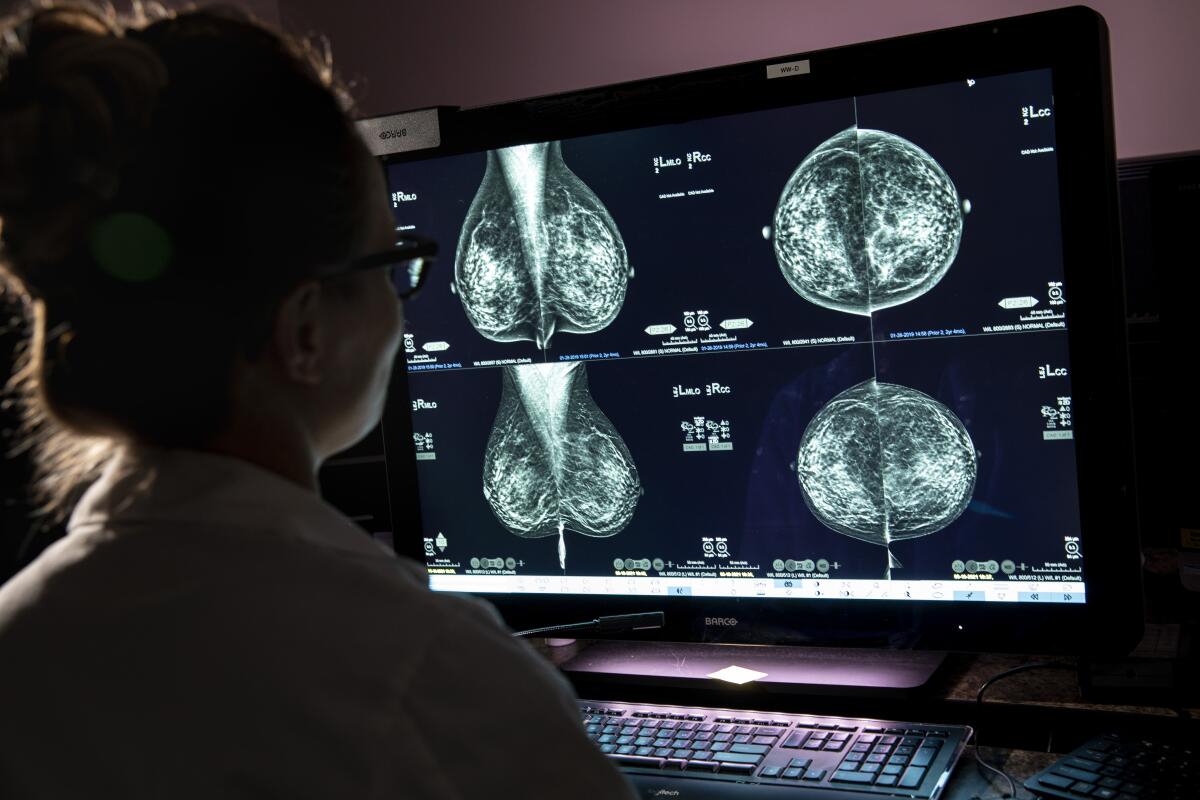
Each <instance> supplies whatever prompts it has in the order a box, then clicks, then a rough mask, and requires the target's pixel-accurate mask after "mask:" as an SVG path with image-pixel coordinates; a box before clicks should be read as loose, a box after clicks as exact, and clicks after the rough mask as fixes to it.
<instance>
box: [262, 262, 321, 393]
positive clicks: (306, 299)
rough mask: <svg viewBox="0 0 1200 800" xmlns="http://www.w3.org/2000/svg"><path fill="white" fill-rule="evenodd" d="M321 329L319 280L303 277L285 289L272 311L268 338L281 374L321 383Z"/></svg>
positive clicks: (306, 381)
mask: <svg viewBox="0 0 1200 800" xmlns="http://www.w3.org/2000/svg"><path fill="white" fill-rule="evenodd" d="M325 333H326V332H325V330H324V328H323V326H322V319H321V284H320V283H319V282H317V281H305V282H304V283H302V284H300V285H299V286H297V287H296V288H295V289H293V290H292V291H290V292H288V294H287V295H286V296H284V298H283V300H282V301H280V303H279V306H278V307H277V309H276V311H275V321H274V328H273V330H272V342H273V344H274V348H275V351H276V353H277V354H278V356H279V367H280V369H281V371H282V372H283V374H284V375H286V376H287V377H288V378H289V379H291V380H293V381H295V382H296V383H302V384H305V385H307V386H315V385H317V384H319V383H321V380H322V378H323V367H324V363H323V362H324V356H325V348H324V335H325Z"/></svg>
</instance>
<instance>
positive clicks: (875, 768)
mask: <svg viewBox="0 0 1200 800" xmlns="http://www.w3.org/2000/svg"><path fill="white" fill-rule="evenodd" d="M858 771H859V772H879V765H878V764H863V765H861V767H860V769H859V770H858Z"/></svg>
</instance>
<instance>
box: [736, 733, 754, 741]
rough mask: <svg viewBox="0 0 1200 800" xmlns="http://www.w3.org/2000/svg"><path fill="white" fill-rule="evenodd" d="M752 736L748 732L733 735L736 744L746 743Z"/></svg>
mask: <svg viewBox="0 0 1200 800" xmlns="http://www.w3.org/2000/svg"><path fill="white" fill-rule="evenodd" d="M750 738H751V737H750V734H748V733H739V734H738V735H737V736H734V737H733V741H734V742H735V743H736V744H746V743H747V742H749V741H750Z"/></svg>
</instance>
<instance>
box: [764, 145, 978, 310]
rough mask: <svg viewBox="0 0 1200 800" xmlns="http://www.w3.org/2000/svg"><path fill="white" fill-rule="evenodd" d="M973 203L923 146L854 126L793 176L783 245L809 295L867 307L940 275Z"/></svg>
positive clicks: (779, 229) (782, 224) (787, 269)
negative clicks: (962, 197) (965, 199)
mask: <svg viewBox="0 0 1200 800" xmlns="http://www.w3.org/2000/svg"><path fill="white" fill-rule="evenodd" d="M968 208H969V204H966V203H960V202H959V197H958V192H957V190H956V189H955V188H954V184H953V183H952V182H951V181H950V178H949V176H947V175H946V173H945V171H943V170H942V168H941V166H939V165H938V163H937V162H936V161H934V160H933V157H932V156H930V155H929V154H928V153H926V152H925V151H924V150H922V149H921V148H919V147H917V146H916V145H915V144H913V143H912V142H909V141H908V140H906V139H903V138H901V137H899V136H895V135H893V134H891V133H886V132H884V131H877V130H870V129H867V128H858V127H854V128H849V129H847V130H844V131H842V132H841V133H839V134H837V135H836V136H834V137H832V138H831V139H828V140H827V141H825V142H824V143H822V144H821V145H819V146H818V147H817V148H816V149H815V150H813V151H812V152H811V153H810V154H809V155H808V157H807V158H805V159H804V161H802V162H801V164H800V166H799V167H797V168H796V171H795V172H793V173H792V176H791V178H789V179H788V182H787V184H786V186H785V187H784V190H783V194H782V195H781V196H780V198H779V203H778V205H777V206H776V209H775V219H774V238H775V255H776V258H777V259H778V261H779V267H780V269H781V270H782V271H783V276H784V278H786V279H787V282H788V283H789V284H790V285H791V287H792V288H793V289H795V290H796V292H797V293H798V294H799V295H800V296H801V297H803V298H805V299H806V300H808V301H810V302H813V303H816V304H817V305H819V306H823V307H825V308H830V309H835V310H838V311H845V312H849V313H852V314H863V315H869V314H870V313H871V312H872V311H876V310H879V309H883V308H889V307H891V306H896V305H899V304H901V303H905V302H908V301H909V300H912V299H913V298H915V297H918V296H920V295H922V294H924V293H925V292H927V291H929V290H930V289H932V288H933V287H934V286H935V285H936V284H937V282H938V281H939V280H941V278H942V276H943V275H945V274H946V271H947V270H948V269H949V268H950V264H951V262H952V261H953V260H954V256H955V254H956V253H957V252H958V244H959V239H960V237H961V235H962V223H963V220H962V217H963V213H964V209H968Z"/></svg>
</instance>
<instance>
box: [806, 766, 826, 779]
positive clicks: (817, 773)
mask: <svg viewBox="0 0 1200 800" xmlns="http://www.w3.org/2000/svg"><path fill="white" fill-rule="evenodd" d="M824 777H825V770H823V769H810V770H809V771H808V772H805V773H804V780H806V781H819V780H821V779H822V778H824Z"/></svg>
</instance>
